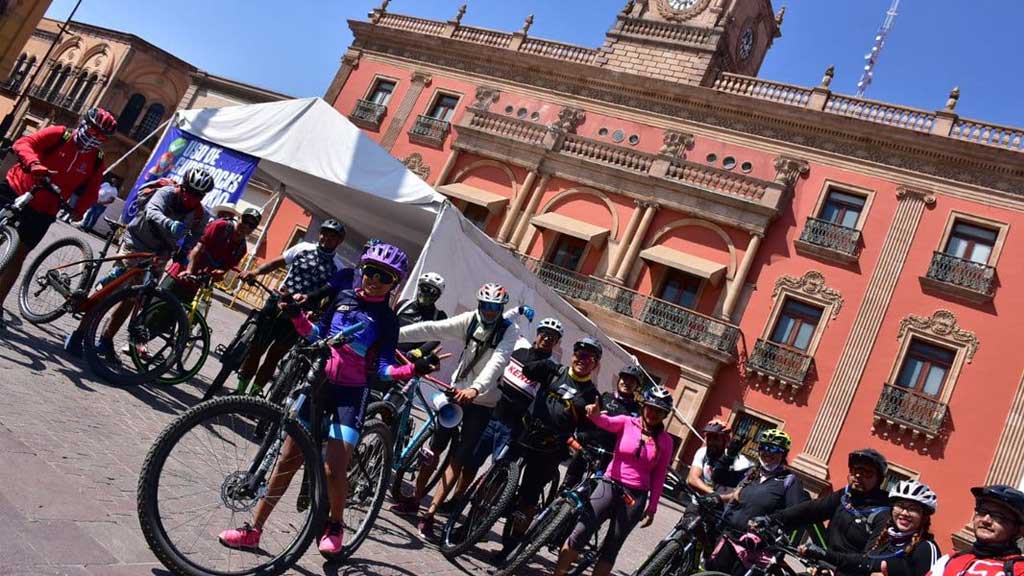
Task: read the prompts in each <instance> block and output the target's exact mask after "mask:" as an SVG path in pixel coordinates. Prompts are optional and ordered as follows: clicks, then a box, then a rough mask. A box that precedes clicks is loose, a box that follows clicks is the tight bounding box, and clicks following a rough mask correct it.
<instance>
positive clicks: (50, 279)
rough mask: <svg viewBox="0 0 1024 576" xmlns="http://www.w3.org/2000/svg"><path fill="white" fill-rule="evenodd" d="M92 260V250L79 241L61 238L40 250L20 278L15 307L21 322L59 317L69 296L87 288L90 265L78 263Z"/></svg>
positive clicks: (40, 322) (62, 313)
mask: <svg viewBox="0 0 1024 576" xmlns="http://www.w3.org/2000/svg"><path fill="white" fill-rule="evenodd" d="M0 249H2V248H0ZM92 257H93V256H92V247H91V246H89V244H87V243H86V242H85V241H83V240H81V239H79V238H61V239H60V240H57V241H56V242H54V243H53V244H50V245H49V246H47V247H46V248H44V249H43V251H42V252H40V253H39V255H38V256H36V257H35V259H34V260H32V264H30V265H29V267H28V271H27V272H25V276H24V277H23V278H22V279H21V289H20V290H19V291H18V308H19V309H20V310H21V315H22V316H23V317H24V318H25V320H28V321H29V322H31V323H33V324H46V323H47V322H53V321H54V320H56V319H57V318H60V317H61V316H63V315H64V313H65V312H66V311H67V308H65V304H66V303H67V300H68V297H69V296H70V295H71V293H72V292H75V291H87V290H88V289H89V286H88V285H87V284H88V282H89V271H90V270H89V268H90V266H88V265H87V264H84V263H82V262H83V261H85V260H92ZM76 262H77V263H78V264H76ZM0 268H2V267H0Z"/></svg>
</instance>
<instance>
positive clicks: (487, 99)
mask: <svg viewBox="0 0 1024 576" xmlns="http://www.w3.org/2000/svg"><path fill="white" fill-rule="evenodd" d="M499 96H501V90H498V89H497V88H494V87H493V86H477V87H476V94H475V95H474V98H473V104H472V105H470V108H473V109H474V110H490V108H491V104H494V103H495V102H497V101H498V97H499Z"/></svg>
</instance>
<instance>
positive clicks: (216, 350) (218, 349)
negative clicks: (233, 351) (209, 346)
mask: <svg viewBox="0 0 1024 576" xmlns="http://www.w3.org/2000/svg"><path fill="white" fill-rule="evenodd" d="M227 349H228V347H227V346H225V345H223V344H217V346H216V347H215V348H214V349H213V353H214V354H216V355H218V356H223V355H224V351H225V350H227Z"/></svg>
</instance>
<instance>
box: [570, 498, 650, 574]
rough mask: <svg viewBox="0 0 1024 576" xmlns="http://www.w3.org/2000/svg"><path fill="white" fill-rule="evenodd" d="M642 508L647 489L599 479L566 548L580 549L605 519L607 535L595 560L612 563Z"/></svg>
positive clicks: (645, 503)
mask: <svg viewBox="0 0 1024 576" xmlns="http://www.w3.org/2000/svg"><path fill="white" fill-rule="evenodd" d="M630 500H631V501H632V503H630V502H629V501H630ZM646 510H647V492H642V491H640V490H633V489H630V488H626V487H624V486H622V485H621V484H616V483H615V482H614V481H613V480H608V479H604V478H602V479H601V480H599V481H598V482H597V486H595V487H594V491H593V492H592V493H591V494H590V502H589V504H588V505H587V508H586V509H585V510H584V512H583V519H581V521H580V522H578V523H577V524H576V528H574V529H573V531H572V535H570V536H569V547H570V548H572V549H573V550H576V551H580V550H582V549H583V548H584V547H585V546H586V545H587V541H588V540H590V538H591V537H592V536H593V534H594V531H595V530H597V528H598V527H599V526H600V525H601V524H603V523H604V522H605V521H606V520H607V521H608V522H609V526H608V536H607V537H606V538H605V540H604V544H603V545H602V546H601V551H600V553H599V554H598V560H599V561H601V560H603V561H605V562H615V558H616V556H618V555H619V550H620V549H621V548H622V545H623V543H625V542H626V538H627V537H628V536H629V533H630V532H632V531H633V528H634V527H635V526H636V524H637V522H639V521H640V518H642V517H643V515H644V512H645V511H646ZM583 520H591V521H590V522H584V521H583Z"/></svg>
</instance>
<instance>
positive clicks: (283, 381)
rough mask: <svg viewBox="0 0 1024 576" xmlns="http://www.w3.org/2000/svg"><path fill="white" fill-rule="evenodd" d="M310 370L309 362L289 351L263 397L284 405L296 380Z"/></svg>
mask: <svg viewBox="0 0 1024 576" xmlns="http://www.w3.org/2000/svg"><path fill="white" fill-rule="evenodd" d="M308 371H309V364H308V362H305V361H303V359H302V357H301V356H299V355H298V354H295V353H294V352H288V354H287V355H285V357H284V359H283V360H281V364H280V367H279V368H278V370H277V373H276V374H274V377H273V378H272V379H271V380H270V385H269V386H267V389H266V393H265V394H264V395H263V397H264V398H266V399H267V401H268V402H270V403H271V404H274V405H276V406H282V405H284V401H285V399H286V398H288V393H289V392H291V391H292V389H293V388H295V381H296V380H298V379H301V378H302V377H304V376H305V375H306V373H307V372H308ZM367 414H369V410H367ZM367 419H368V418H367Z"/></svg>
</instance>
